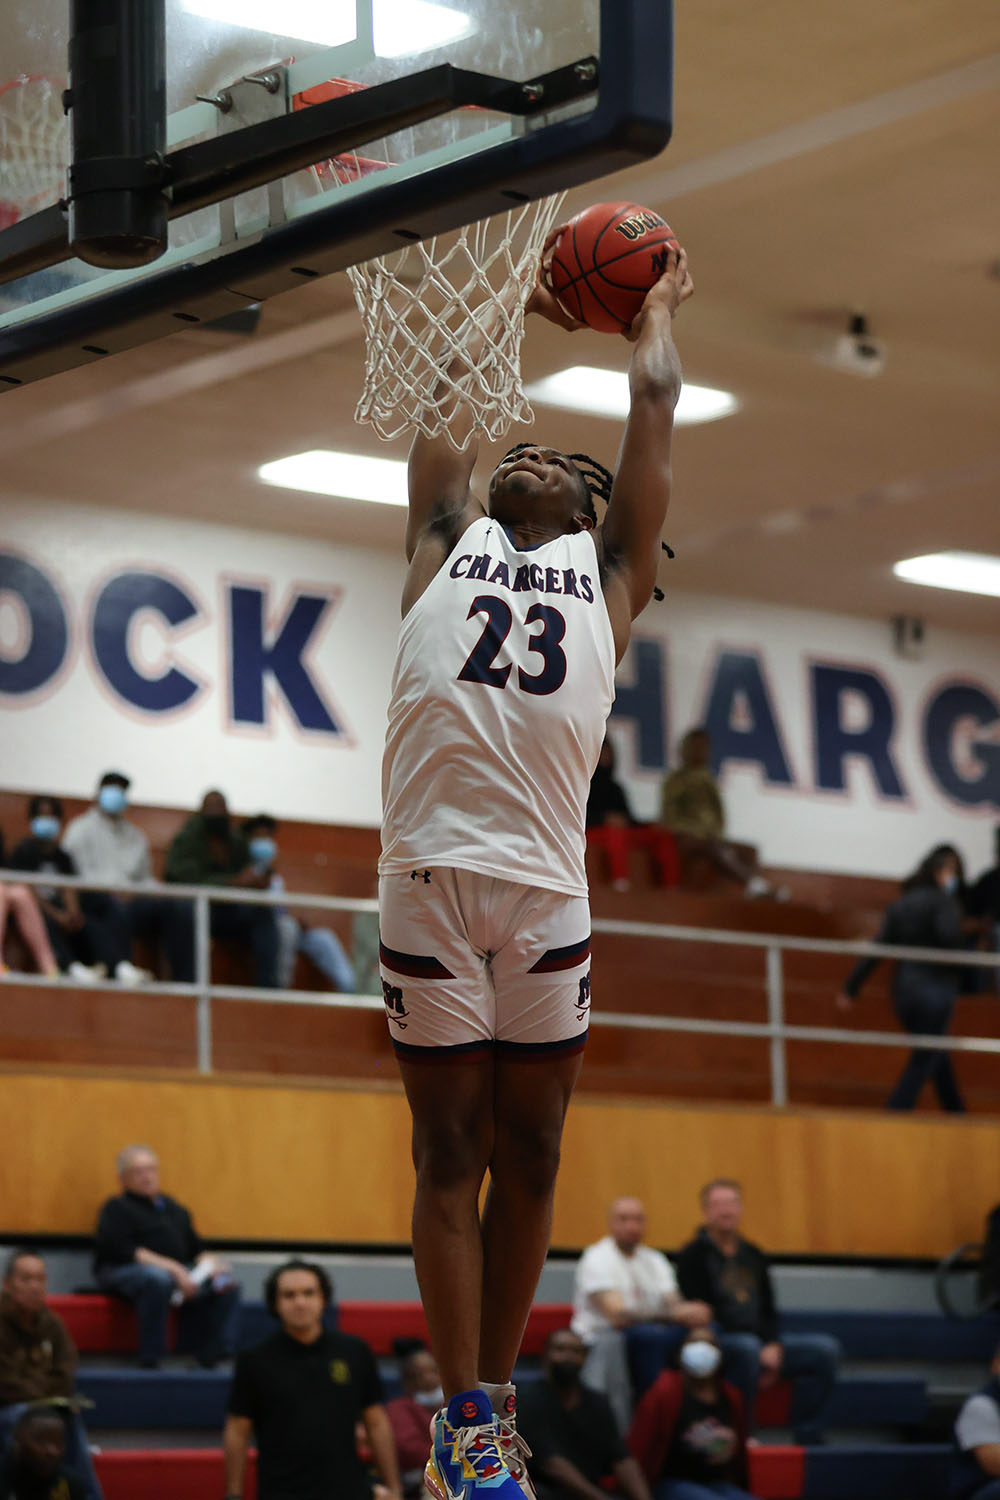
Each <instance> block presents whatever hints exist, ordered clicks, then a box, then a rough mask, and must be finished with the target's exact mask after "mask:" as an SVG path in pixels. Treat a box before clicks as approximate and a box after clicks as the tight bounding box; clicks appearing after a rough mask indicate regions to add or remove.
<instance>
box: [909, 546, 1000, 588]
mask: <svg viewBox="0 0 1000 1500" xmlns="http://www.w3.org/2000/svg"><path fill="white" fill-rule="evenodd" d="M892 571H893V572H894V573H895V575H896V577H897V578H903V579H905V580H906V582H907V583H926V584H929V585H930V587H931V588H935V589H957V590H958V591H959V592H960V593H963V594H992V595H993V596H994V597H995V598H998V599H1000V557H991V556H990V555H989V553H987V552H928V553H926V554H925V555H924V556H923V557H907V558H904V559H903V561H902V562H898V563H893V565H892Z"/></svg>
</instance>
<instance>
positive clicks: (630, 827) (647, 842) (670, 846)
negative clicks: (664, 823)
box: [587, 739, 680, 891]
mask: <svg viewBox="0 0 1000 1500" xmlns="http://www.w3.org/2000/svg"><path fill="white" fill-rule="evenodd" d="M587 843H588V844H595V845H596V846H597V847H598V848H599V849H603V850H604V852H605V854H606V855H607V857H608V869H609V871H610V874H611V884H612V885H613V886H614V888H615V890H616V891H627V890H628V888H629V878H628V853H629V850H630V849H648V850H649V851H650V853H651V854H652V856H653V863H654V864H655V865H656V869H657V873H658V875H659V877H660V884H661V885H664V886H671V885H676V884H677V882H678V881H679V880H680V861H679V859H678V857H677V844H676V842H675V840H674V836H673V834H672V833H671V832H670V831H669V830H668V829H666V828H660V827H658V826H657V825H656V824H655V823H652V824H647V823H638V822H637V821H636V819H635V818H634V817H633V815H632V809H631V807H630V806H629V803H628V798H627V796H626V795H625V788H624V787H623V786H622V784H621V782H620V781H618V780H617V779H616V777H615V747H614V745H613V744H612V743H611V741H610V739H605V741H604V744H603V745H602V746H601V754H600V757H599V759H598V762H597V768H596V770H595V771H594V774H593V776H592V777H591V779H590V795H589V796H588V798H587Z"/></svg>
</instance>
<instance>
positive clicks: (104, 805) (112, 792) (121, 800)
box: [97, 784, 128, 817]
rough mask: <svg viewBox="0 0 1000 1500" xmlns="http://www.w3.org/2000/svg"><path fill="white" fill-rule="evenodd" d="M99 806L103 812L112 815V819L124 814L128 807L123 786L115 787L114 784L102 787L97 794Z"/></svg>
mask: <svg viewBox="0 0 1000 1500" xmlns="http://www.w3.org/2000/svg"><path fill="white" fill-rule="evenodd" d="M97 805H98V807H99V808H100V809H101V811H102V812H106V813H110V814H111V816H112V817H115V816H116V815H117V814H118V813H123V812H124V811H125V809H126V807H128V798H127V797H126V795H125V788H124V787H123V786H114V785H113V784H112V785H109V786H102V787H101V789H100V791H99V792H98V794H97Z"/></svg>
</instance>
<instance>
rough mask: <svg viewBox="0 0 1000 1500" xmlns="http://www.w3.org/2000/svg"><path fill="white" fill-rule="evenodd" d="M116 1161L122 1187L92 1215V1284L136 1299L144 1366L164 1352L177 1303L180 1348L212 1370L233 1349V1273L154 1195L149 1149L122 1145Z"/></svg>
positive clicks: (156, 1177)
mask: <svg viewBox="0 0 1000 1500" xmlns="http://www.w3.org/2000/svg"><path fill="white" fill-rule="evenodd" d="M116 1166H117V1169H118V1181H119V1182H120V1184H121V1189H122V1190H121V1192H120V1193H119V1194H118V1195H117V1196H116V1197H114V1198H109V1199H108V1200H107V1202H106V1203H105V1204H104V1206H103V1208H102V1209H101V1212H100V1216H99V1218H98V1220H97V1233H96V1237H95V1238H96V1243H95V1246H94V1274H95V1275H96V1277H97V1284H98V1286H99V1287H100V1288H101V1290H102V1291H105V1292H109V1293H110V1294H111V1295H112V1296H115V1297H124V1298H125V1299H126V1301H128V1302H134V1303H135V1309H136V1316H137V1318H138V1322H139V1363H140V1365H142V1366H143V1367H144V1368H146V1369H155V1368H156V1367H157V1365H159V1363H160V1361H161V1359H162V1358H163V1356H164V1354H165V1353H166V1352H167V1319H168V1317H169V1314H170V1309H171V1307H175V1308H176V1309H177V1315H178V1320H179V1324H180V1328H179V1335H180V1336H179V1339H178V1346H179V1347H181V1346H183V1347H184V1348H185V1349H186V1350H187V1351H188V1352H190V1353H192V1354H194V1355H195V1357H196V1359H197V1361H198V1363H199V1364H200V1365H202V1366H203V1367H204V1368H205V1369H211V1368H212V1367H213V1366H214V1365H216V1364H218V1362H219V1361H220V1360H221V1359H227V1358H228V1357H229V1356H230V1355H231V1354H232V1352H233V1349H234V1347H235V1333H236V1323H237V1320H238V1318H239V1302H240V1289H239V1286H238V1285H237V1283H236V1281H235V1280H234V1278H233V1274H232V1271H231V1269H230V1267H229V1266H228V1265H226V1263H225V1261H223V1260H221V1259H220V1258H219V1257H218V1256H217V1255H213V1254H212V1252H211V1251H209V1250H206V1249H205V1247H204V1244H203V1242H202V1240H201V1237H200V1236H199V1234H198V1233H197V1231H196V1229H195V1227H194V1223H193V1222H192V1219H191V1215H190V1213H189V1212H188V1210H187V1209H186V1208H184V1207H183V1206H182V1205H181V1204H180V1203H178V1202H177V1201H176V1200H175V1199H173V1198H169V1197H167V1195H166V1194H165V1193H161V1192H160V1164H159V1161H158V1160H157V1157H156V1154H155V1152H153V1151H151V1150H150V1149H149V1147H148V1146H126V1147H125V1149H124V1150H123V1151H120V1152H119V1153H118V1158H117V1162H116Z"/></svg>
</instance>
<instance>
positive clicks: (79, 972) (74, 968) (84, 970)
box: [66, 958, 108, 984]
mask: <svg viewBox="0 0 1000 1500" xmlns="http://www.w3.org/2000/svg"><path fill="white" fill-rule="evenodd" d="M107 972H108V971H107V969H106V968H105V967H104V965H103V964H93V965H90V964H82V963H80V961H79V959H76V958H74V960H73V962H72V963H71V964H70V966H69V968H68V969H67V970H66V977H67V979H72V980H74V981H75V982H76V983H77V984H100V982H101V980H102V979H103V978H104V976H105V974H106V973H107Z"/></svg>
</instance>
